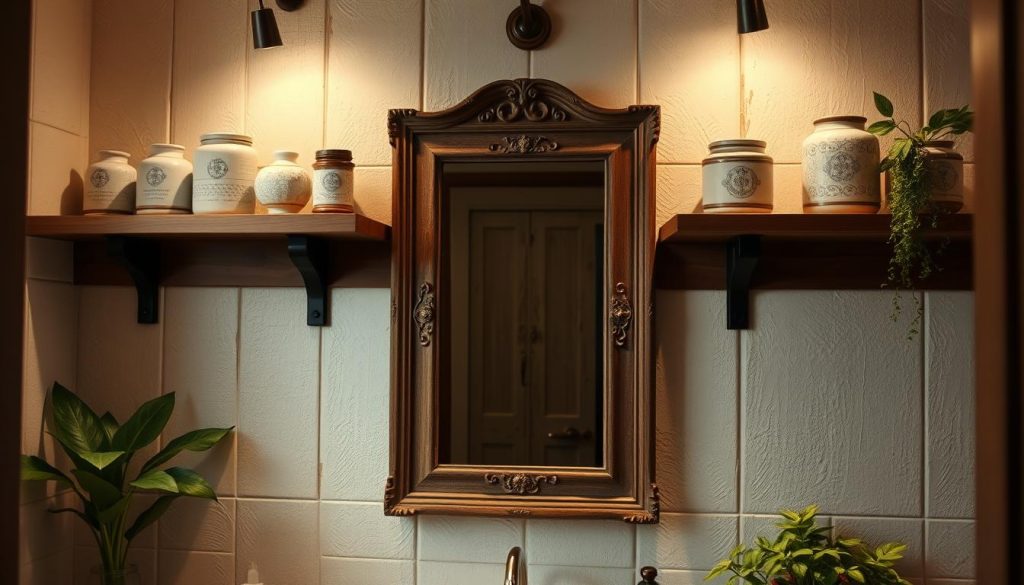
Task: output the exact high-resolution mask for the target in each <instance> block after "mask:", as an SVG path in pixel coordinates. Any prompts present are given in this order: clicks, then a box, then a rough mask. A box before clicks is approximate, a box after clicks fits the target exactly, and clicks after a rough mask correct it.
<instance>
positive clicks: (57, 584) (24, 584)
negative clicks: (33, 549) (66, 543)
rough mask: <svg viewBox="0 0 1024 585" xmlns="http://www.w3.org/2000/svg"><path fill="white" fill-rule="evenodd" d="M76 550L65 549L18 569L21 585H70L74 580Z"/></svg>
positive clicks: (22, 565) (23, 564)
mask: <svg viewBox="0 0 1024 585" xmlns="http://www.w3.org/2000/svg"><path fill="white" fill-rule="evenodd" d="M74 570H75V550H74V549H70V548H69V549H65V550H63V551H61V552H58V553H56V554H53V555H50V556H48V557H44V558H41V559H39V560H37V561H33V562H30V563H22V564H21V566H20V567H18V583H19V584H20V585H68V584H70V583H71V582H72V581H73V579H74Z"/></svg>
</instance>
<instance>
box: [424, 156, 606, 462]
mask: <svg viewBox="0 0 1024 585" xmlns="http://www.w3.org/2000/svg"><path fill="white" fill-rule="evenodd" d="M442 186H443V189H442V216H443V217H444V218H445V219H446V221H445V222H442V226H441V230H442V239H444V240H447V242H448V250H450V253H449V254H448V255H447V257H446V258H442V259H441V261H442V265H443V267H444V271H443V272H444V274H445V275H447V286H448V290H449V291H450V306H448V307H447V311H445V314H447V315H449V316H450V322H449V323H448V327H447V328H446V329H447V330H448V331H450V332H451V335H450V339H449V340H448V343H450V348H449V349H450V351H449V352H448V355H450V356H452V357H451V360H450V361H449V362H448V363H446V364H444V366H443V368H445V369H446V371H442V373H441V380H442V383H441V385H440V387H441V389H442V390H441V395H440V400H441V404H440V405H439V406H440V411H441V413H442V415H441V421H440V422H441V427H440V429H441V430H440V442H441V444H440V445H439V456H440V463H447V464H458V465H481V466H505V465H515V466H559V467H602V466H603V463H604V456H605V455H604V451H605V447H604V436H605V429H606V424H605V417H604V412H605V403H606V395H605V389H604V387H605V384H604V378H605V374H604V371H605V368H604V335H605V329H606V327H605V326H604V323H605V321H606V319H605V318H604V314H605V312H604V302H605V299H604V282H605V276H604V275H605V271H606V262H607V258H606V254H605V245H604V242H605V229H604V226H605V163H604V162H603V161H600V160H594V161H570V162H553V161H534V162H518V161H517V162H513V161H505V162H500V163H495V162H458V163H446V164H445V165H444V166H443V168H442Z"/></svg>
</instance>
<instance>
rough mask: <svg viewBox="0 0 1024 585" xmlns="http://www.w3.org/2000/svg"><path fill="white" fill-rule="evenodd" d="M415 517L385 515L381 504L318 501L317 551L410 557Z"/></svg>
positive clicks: (413, 553)
mask: <svg viewBox="0 0 1024 585" xmlns="http://www.w3.org/2000/svg"><path fill="white" fill-rule="evenodd" d="M415 535H416V520H415V519H414V518H397V517H394V516H385V515H384V508H383V506H382V505H381V504H363V503H351V504H350V503H328V502H323V503H321V504H320V554H321V555H323V556H328V557H355V558H375V559H398V560H406V559H409V560H411V559H414V558H415V544H416V536H415Z"/></svg>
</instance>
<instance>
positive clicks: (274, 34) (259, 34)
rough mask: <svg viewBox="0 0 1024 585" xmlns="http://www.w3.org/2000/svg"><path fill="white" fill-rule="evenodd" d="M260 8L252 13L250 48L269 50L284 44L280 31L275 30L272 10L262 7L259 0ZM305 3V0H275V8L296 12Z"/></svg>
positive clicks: (275, 22)
mask: <svg viewBox="0 0 1024 585" xmlns="http://www.w3.org/2000/svg"><path fill="white" fill-rule="evenodd" d="M259 3H260V7H259V9H258V10H254V11H253V12H252V46H253V47H254V48H256V49H270V48H273V47H280V46H281V45H283V44H284V42H283V41H282V40H281V31H280V29H278V28H277V17H275V16H274V11H273V9H270V8H267V7H266V6H264V5H263V0H259ZM304 3H305V0H277V7H278V8H280V9H281V10H284V11H285V12H292V11H295V10H298V9H299V8H301V7H302V5H303V4H304Z"/></svg>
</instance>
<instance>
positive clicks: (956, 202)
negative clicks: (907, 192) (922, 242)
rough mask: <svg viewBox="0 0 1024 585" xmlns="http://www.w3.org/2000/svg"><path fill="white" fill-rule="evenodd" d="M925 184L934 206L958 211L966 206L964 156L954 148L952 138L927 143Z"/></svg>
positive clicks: (946, 210)
mask: <svg viewBox="0 0 1024 585" xmlns="http://www.w3.org/2000/svg"><path fill="white" fill-rule="evenodd" d="M925 152H926V153H927V156H926V157H925V161H924V167H925V185H926V187H927V189H928V195H929V197H930V198H931V202H932V206H933V207H934V208H936V209H938V210H939V211H943V212H946V213H956V212H958V211H960V210H961V209H962V208H963V206H964V157H963V155H962V154H960V153H959V152H957V151H955V150H953V141H952V140H933V141H931V142H927V143H925Z"/></svg>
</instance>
